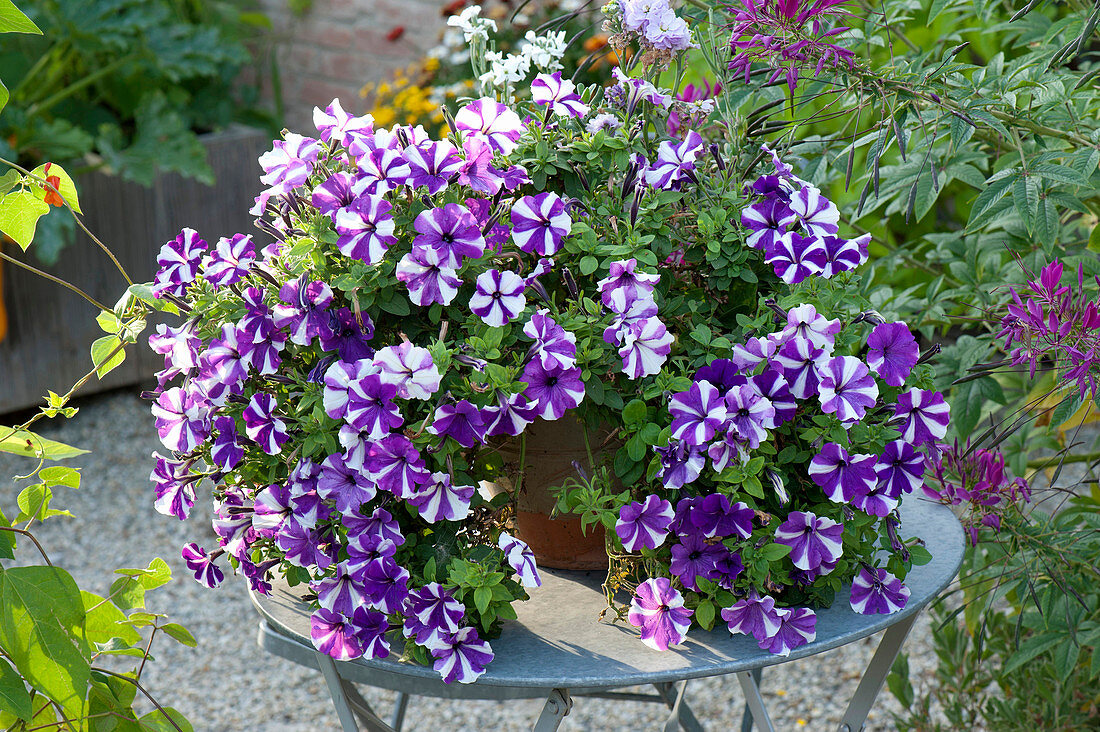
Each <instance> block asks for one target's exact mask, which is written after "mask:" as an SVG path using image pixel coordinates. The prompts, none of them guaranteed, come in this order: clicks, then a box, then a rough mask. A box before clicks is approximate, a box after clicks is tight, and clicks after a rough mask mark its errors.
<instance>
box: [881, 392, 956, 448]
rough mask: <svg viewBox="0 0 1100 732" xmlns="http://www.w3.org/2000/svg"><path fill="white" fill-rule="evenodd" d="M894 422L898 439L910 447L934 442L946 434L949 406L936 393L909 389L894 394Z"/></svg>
mask: <svg viewBox="0 0 1100 732" xmlns="http://www.w3.org/2000/svg"><path fill="white" fill-rule="evenodd" d="M894 419H898V420H900V424H899V426H898V429H899V430H900V431H901V439H903V440H905V441H906V442H908V443H909V444H910V445H912V446H913V447H919V446H920V445H923V444H924V443H926V442H931V443H933V444H934V443H935V442H936V441H938V440H942V439H943V438H944V437H945V436H946V435H947V425H948V423H949V422H950V421H951V407H949V406H948V404H947V402H945V401H944V400H943V394H940V393H939V392H938V391H925V390H924V389H910V390H909V391H904V392H902V393H901V394H899V395H898V403H897V406H896V407H894Z"/></svg>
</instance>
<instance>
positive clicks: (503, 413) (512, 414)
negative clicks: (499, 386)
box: [481, 390, 538, 437]
mask: <svg viewBox="0 0 1100 732" xmlns="http://www.w3.org/2000/svg"><path fill="white" fill-rule="evenodd" d="M496 400H497V403H496V404H495V405H489V406H487V407H482V409H481V419H482V422H483V423H484V424H485V436H486V437H499V436H501V435H510V436H512V437H517V436H519V435H520V434H522V433H523V431H524V430H525V429H527V425H529V424H531V423H532V422H534V421H535V418H536V417H537V416H538V407H537V406H536V405H535V404H534V403H532V402H531V401H530V400H529V399H528V398H527V397H526V396H524V395H523V394H513V393H511V392H506V391H503V390H497V392H496Z"/></svg>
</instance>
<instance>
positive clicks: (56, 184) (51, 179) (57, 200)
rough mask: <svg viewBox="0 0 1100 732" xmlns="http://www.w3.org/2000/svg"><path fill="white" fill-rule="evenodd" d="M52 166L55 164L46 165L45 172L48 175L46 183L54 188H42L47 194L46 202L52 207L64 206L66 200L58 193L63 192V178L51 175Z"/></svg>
mask: <svg viewBox="0 0 1100 732" xmlns="http://www.w3.org/2000/svg"><path fill="white" fill-rule="evenodd" d="M51 165H53V163H46V168H45V170H44V171H43V172H45V173H46V182H47V183H49V184H50V185H51V186H53V188H49V187H47V186H42V190H44V191H45V192H46V198H45V201H46V203H47V204H49V205H50V206H64V205H65V199H64V198H62V197H61V195H60V194H59V193H58V192H57V191H60V190H61V176H59V175H50V166H51Z"/></svg>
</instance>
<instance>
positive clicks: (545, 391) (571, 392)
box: [520, 360, 584, 421]
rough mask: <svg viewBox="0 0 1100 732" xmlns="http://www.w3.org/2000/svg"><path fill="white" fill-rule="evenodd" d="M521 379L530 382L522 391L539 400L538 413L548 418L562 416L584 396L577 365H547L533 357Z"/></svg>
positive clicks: (537, 403) (530, 397)
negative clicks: (544, 365) (565, 367)
mask: <svg viewBox="0 0 1100 732" xmlns="http://www.w3.org/2000/svg"><path fill="white" fill-rule="evenodd" d="M520 381H522V382H524V383H526V384H527V387H526V388H525V389H524V390H523V394H524V395H525V396H526V397H527V398H528V399H530V400H531V401H532V402H534V403H535V404H536V409H537V412H536V413H537V414H538V416H540V417H542V418H543V419H545V420H548V421H553V420H555V419H561V418H562V417H563V416H564V415H565V413H566V412H568V411H569V410H570V409H574V408H576V407H577V406H578V405H579V404H580V403H581V402H582V401H583V400H584V382H583V381H581V370H580V369H579V368H577V367H576V366H573V367H571V368H567V369H560V368H553V369H547V368H544V367H543V365H542V364H541V363H540V362H539V361H536V360H532V361H530V362H529V363H528V364H527V366H526V367H525V368H524V369H523V377H522V378H521V379H520Z"/></svg>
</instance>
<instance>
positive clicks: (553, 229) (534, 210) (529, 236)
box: [511, 192, 572, 257]
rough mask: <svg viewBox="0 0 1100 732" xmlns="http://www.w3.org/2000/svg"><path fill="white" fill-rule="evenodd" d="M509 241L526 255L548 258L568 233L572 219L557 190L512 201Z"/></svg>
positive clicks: (559, 246) (558, 247)
mask: <svg viewBox="0 0 1100 732" xmlns="http://www.w3.org/2000/svg"><path fill="white" fill-rule="evenodd" d="M511 217H512V241H514V242H515V243H516V246H517V247H519V248H520V249H522V250H523V251H525V252H528V253H529V254H536V255H538V256H540V257H549V256H551V255H553V254H555V253H557V251H558V249H560V248H561V242H562V240H563V239H564V238H565V237H567V236H569V230H570V228H571V226H572V219H570V217H569V214H568V213H566V211H565V202H564V201H562V200H561V197H559V196H558V194H556V193H550V192H546V193H539V194H538V195H535V196H523V197H522V198H520V199H519V200H518V201H516V202H515V203H514V204H512V213H511Z"/></svg>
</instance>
